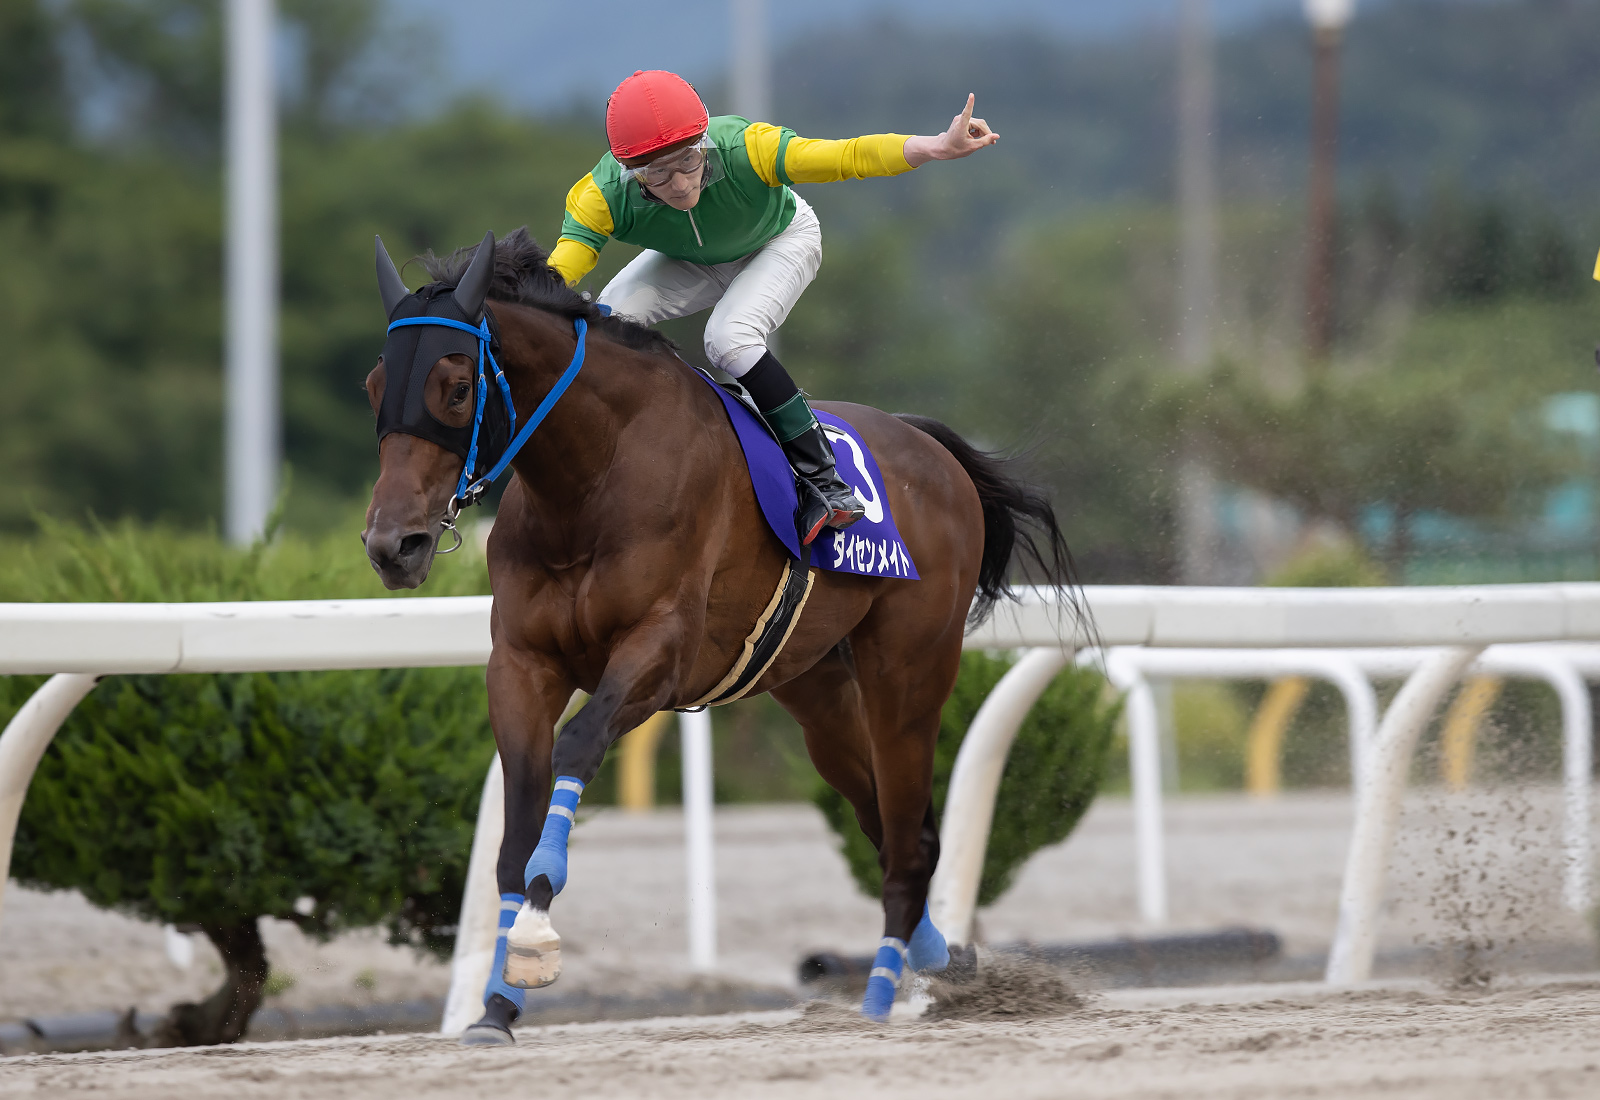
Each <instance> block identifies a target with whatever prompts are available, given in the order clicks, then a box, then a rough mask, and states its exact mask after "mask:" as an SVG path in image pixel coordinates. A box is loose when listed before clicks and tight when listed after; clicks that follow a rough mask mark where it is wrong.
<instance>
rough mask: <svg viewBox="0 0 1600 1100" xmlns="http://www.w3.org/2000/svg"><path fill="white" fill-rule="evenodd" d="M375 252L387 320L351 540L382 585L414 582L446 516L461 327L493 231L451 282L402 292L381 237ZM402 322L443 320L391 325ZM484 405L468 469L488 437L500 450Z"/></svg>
mask: <svg viewBox="0 0 1600 1100" xmlns="http://www.w3.org/2000/svg"><path fill="white" fill-rule="evenodd" d="M377 253H378V256H377V258H378V290H379V292H380V293H381V294H382V296H383V308H384V312H385V313H386V314H387V315H388V318H389V322H390V326H389V332H388V336H387V338H386V340H385V341H384V345H383V354H382V355H381V356H380V357H379V359H378V365H377V366H375V367H373V368H372V373H371V374H369V375H367V397H368V399H369V400H370V401H371V402H372V411H373V413H374V414H375V415H376V416H377V419H378V481H377V483H376V484H375V485H374V486H373V487H372V502H371V503H370V504H369V505H368V506H367V526H366V530H365V531H363V532H362V533H361V539H362V541H363V542H364V543H366V547H367V557H368V558H369V559H371V561H372V567H373V568H374V569H375V570H377V572H378V576H380V577H382V578H383V583H384V585H385V586H386V587H388V588H415V587H417V586H418V585H419V584H421V583H422V582H423V581H424V580H426V579H427V576H428V570H429V568H430V567H431V566H432V564H433V556H434V553H435V551H436V548H437V546H438V540H439V536H440V534H441V533H442V531H443V530H444V527H445V524H446V522H447V521H448V520H450V519H452V518H453V516H454V508H452V507H451V504H452V502H453V501H454V500H455V498H456V494H457V491H458V489H459V488H460V483H461V475H462V471H463V469H464V467H465V464H466V462H467V460H468V456H469V454H470V453H471V452H472V449H473V442H474V433H473V422H474V417H475V415H476V414H477V412H478V401H479V396H478V393H477V389H478V377H479V375H478V362H479V358H478V356H479V342H478V338H477V336H476V335H474V334H473V333H472V332H469V331H464V328H465V327H466V326H473V327H475V326H477V325H478V324H479V323H480V322H481V321H482V320H483V319H484V316H485V315H484V298H485V297H486V295H487V294H488V290H489V280H490V278H491V276H492V275H493V273H494V234H492V233H490V234H487V235H485V236H484V238H483V243H482V244H480V245H479V246H478V250H477V253H476V255H474V256H473V259H472V263H471V265H470V266H469V267H468V268H467V270H466V272H465V274H463V275H462V276H461V278H460V280H459V281H458V282H457V284H456V286H455V287H453V288H452V287H449V286H445V285H442V284H439V283H434V284H430V285H429V286H425V287H423V288H422V289H421V290H418V291H415V292H412V291H408V290H407V289H406V286H405V283H404V282H402V281H401V279H400V273H399V271H397V270H396V269H395V266H394V261H393V260H391V259H390V258H389V253H388V251H387V250H386V249H385V248H384V247H383V240H382V239H381V238H380V239H379V240H378V242H377ZM412 318H418V319H420V318H437V319H439V320H440V321H444V322H446V323H444V324H439V323H434V322H429V321H416V320H413V321H411V322H410V323H409V324H405V323H401V322H405V321H407V320H408V319H412ZM450 323H456V324H460V325H462V326H463V328H454V327H450ZM491 323H492V322H491ZM486 404H487V405H488V406H490V408H489V410H488V415H486V416H485V418H484V423H483V429H482V431H481V432H480V434H479V437H478V438H477V440H476V442H477V451H478V454H477V455H476V456H475V457H476V459H477V461H476V462H475V463H474V465H475V466H477V465H481V464H482V462H483V460H484V458H485V457H488V458H489V459H492V458H493V457H494V455H495V454H496V453H497V452H496V450H495V445H496V443H498V444H499V446H500V447H502V448H503V447H504V442H505V432H504V429H503V422H504V414H503V411H502V414H501V416H500V417H498V418H496V417H494V416H493V409H495V408H499V402H493V401H491V402H486ZM494 437H498V439H496V438H494ZM473 472H474V473H476V472H477V471H476V470H474V471H473Z"/></svg>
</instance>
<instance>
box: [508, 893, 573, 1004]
mask: <svg viewBox="0 0 1600 1100" xmlns="http://www.w3.org/2000/svg"><path fill="white" fill-rule="evenodd" d="M502 976H503V977H504V978H505V981H506V984H507V985H510V986H515V987H516V988H518V989H538V988H540V987H542V986H547V985H549V984H551V983H552V982H554V981H555V980H556V979H557V978H559V977H561V937H560V936H558V935H557V934H556V930H555V928H554V927H553V926H552V925H551V924H550V914H549V913H547V912H545V911H544V910H543V909H535V908H534V907H533V906H531V905H524V906H523V907H522V911H521V912H520V913H518V914H517V920H516V923H515V924H513V925H512V926H511V930H510V931H509V932H507V933H506V965H505V970H504V971H503V973H502Z"/></svg>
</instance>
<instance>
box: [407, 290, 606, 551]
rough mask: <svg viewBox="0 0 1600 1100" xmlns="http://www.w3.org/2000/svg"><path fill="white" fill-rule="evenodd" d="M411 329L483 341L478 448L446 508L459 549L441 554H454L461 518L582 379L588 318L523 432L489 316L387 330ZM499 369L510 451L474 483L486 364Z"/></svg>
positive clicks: (475, 427) (447, 525)
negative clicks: (429, 328) (438, 329)
mask: <svg viewBox="0 0 1600 1100" xmlns="http://www.w3.org/2000/svg"><path fill="white" fill-rule="evenodd" d="M408 325H439V326H442V327H444V328H453V329H460V330H461V331H462V332H467V333H471V334H472V335H474V336H476V337H477V338H478V379H477V386H476V389H477V391H478V401H477V406H476V408H475V409H474V411H473V414H472V444H471V446H470V447H469V448H468V449H467V459H466V463H465V465H463V466H462V467H461V479H460V480H459V481H457V482H456V491H455V495H453V496H452V497H451V498H450V503H449V504H447V505H445V509H444V516H445V518H444V523H443V527H444V529H445V530H446V531H449V532H450V533H451V534H452V535H454V536H455V537H456V544H455V545H454V546H452V547H450V549H448V550H437V551H435V553H439V554H452V553H454V552H455V551H457V550H459V549H461V542H462V539H461V532H460V531H458V530H456V522H455V521H456V517H457V516H458V515H460V514H461V509H462V508H470V507H472V506H473V505H474V504H477V503H478V501H479V500H480V499H481V498H482V497H483V494H484V493H485V492H487V491H488V489H489V486H490V485H492V484H494V481H495V479H496V478H498V477H499V476H500V475H501V474H503V473H505V471H506V467H507V466H509V465H511V460H512V459H514V458H516V457H517V452H518V451H520V450H522V447H523V444H525V443H527V442H528V439H529V437H530V436H532V435H533V431H534V429H535V428H537V427H538V426H539V425H540V424H541V423H543V422H544V419H545V417H547V416H549V415H550V410H551V409H552V408H554V407H555V403H556V402H557V401H559V400H560V399H561V395H562V394H564V393H566V392H567V387H569V386H571V385H572V380H573V379H574V378H576V377H578V371H579V370H581V369H582V368H583V357H584V344H585V339H584V337H585V336H586V335H587V334H588V331H589V323H588V322H587V321H585V320H584V319H583V318H582V317H575V318H573V321H572V327H573V329H574V330H575V331H576V332H577V334H578V346H577V348H576V349H574V351H573V353H572V362H571V363H570V364H568V365H567V369H566V370H565V371H563V372H562V373H561V377H560V378H557V379H556V381H555V385H553V386H551V387H550V392H549V393H547V394H545V395H544V400H543V401H540V402H539V407H538V408H536V409H534V410H533V413H532V415H530V416H529V417H528V420H527V422H526V423H525V424H523V425H522V429H521V430H520V431H519V430H518V429H517V408H516V406H515V405H513V404H512V403H511V385H510V384H509V383H508V382H507V381H506V376H505V373H504V372H503V371H502V370H501V369H500V364H499V362H498V361H497V360H496V359H495V357H494V351H493V349H492V348H491V347H490V346H489V345H490V342H491V341H492V339H493V335H492V334H491V332H490V331H489V318H488V316H487V315H485V316H484V319H483V320H482V321H480V322H479V323H478V324H477V325H469V324H467V323H466V322H464V321H457V320H453V319H452V318H449V317H402V318H401V319H400V320H398V321H394V322H392V323H391V324H390V325H389V327H388V329H387V330H386V331H388V332H393V331H394V330H395V329H397V328H404V327H406V326H408ZM485 361H487V362H488V365H489V366H491V367H493V368H494V380H495V382H496V384H497V386H498V391H499V394H500V399H501V400H502V401H503V402H505V407H506V414H507V415H508V416H509V417H510V419H511V442H509V443H507V444H506V449H505V450H504V451H503V452H502V453H501V455H500V457H499V459H498V460H497V461H496V462H495V464H494V465H493V466H492V467H490V469H489V472H488V473H486V474H484V475H483V476H482V477H480V478H478V479H476V480H473V477H472V472H473V470H475V469H476V468H477V463H478V435H479V433H480V431H481V430H482V428H483V410H484V405H485V402H486V401H487V399H488V395H489V377H488V374H487V372H486V371H485V370H484V363H485Z"/></svg>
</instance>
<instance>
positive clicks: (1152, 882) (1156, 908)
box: [1106, 650, 1167, 926]
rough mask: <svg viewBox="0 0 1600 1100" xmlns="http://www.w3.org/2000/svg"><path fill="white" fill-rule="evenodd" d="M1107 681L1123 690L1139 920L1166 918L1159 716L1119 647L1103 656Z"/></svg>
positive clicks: (1149, 921)
mask: <svg viewBox="0 0 1600 1100" xmlns="http://www.w3.org/2000/svg"><path fill="white" fill-rule="evenodd" d="M1106 670H1107V671H1108V672H1109V673H1110V675H1111V682H1112V683H1114V684H1116V685H1117V687H1119V688H1121V689H1122V690H1123V692H1124V693H1125V694H1124V699H1125V701H1126V706H1127V710H1126V712H1125V713H1126V714H1127V716H1128V773H1129V777H1130V779H1131V781H1132V786H1133V834H1134V850H1135V857H1134V865H1135V871H1136V873H1137V875H1138V884H1139V919H1140V920H1142V921H1143V922H1144V923H1145V924H1147V925H1152V926H1159V925H1162V924H1165V923H1166V921H1167V847H1166V835H1165V826H1164V825H1163V822H1162V812H1161V798H1162V791H1161V718H1160V715H1159V714H1158V713H1157V711H1156V700H1155V695H1154V693H1153V692H1151V690H1150V681H1148V680H1146V679H1145V678H1144V675H1143V673H1141V672H1140V671H1139V669H1138V667H1137V665H1136V664H1135V663H1134V662H1133V661H1132V660H1130V659H1129V658H1128V657H1126V656H1123V655H1122V654H1121V651H1120V650H1113V651H1112V652H1111V653H1110V654H1108V655H1107V658H1106Z"/></svg>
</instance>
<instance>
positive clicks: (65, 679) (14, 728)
mask: <svg viewBox="0 0 1600 1100" xmlns="http://www.w3.org/2000/svg"><path fill="white" fill-rule="evenodd" d="M99 682H100V677H98V676H96V675H94V674H93V673H88V672H59V673H57V674H56V675H54V676H52V677H50V679H48V680H46V681H45V682H44V684H43V685H42V686H41V687H40V688H39V690H38V691H36V692H34V693H33V695H32V697H31V698H29V699H28V701H27V702H26V703H24V704H22V709H21V710H19V711H17V713H16V714H15V715H13V716H12V718H11V721H10V722H7V723H6V728H5V732H4V733H0V912H3V911H4V906H5V900H6V877H7V876H8V875H9V874H10V873H11V846H12V844H13V842H15V840H16V838H17V818H18V817H19V816H20V815H21V813H22V803H23V800H24V799H26V798H27V797H28V784H29V783H30V782H31V781H32V780H33V773H34V771H35V770H36V769H37V768H38V767H39V761H40V760H43V759H44V750H45V749H47V748H49V747H50V742H51V741H52V740H53V739H54V738H55V735H56V731H57V730H59V729H60V728H61V723H62V722H65V721H66V720H67V715H69V714H71V713H72V708H73V707H75V706H77V705H78V704H79V703H80V702H82V701H83V697H84V696H86V695H88V694H89V693H90V692H91V691H93V690H94V686H95V685H96V684H98V683H99Z"/></svg>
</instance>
